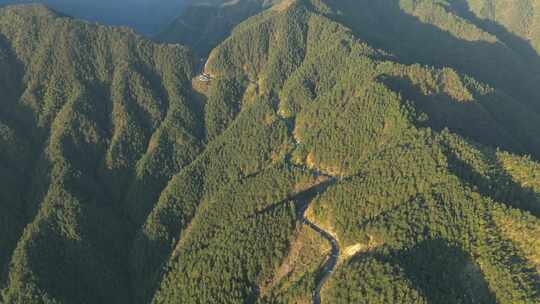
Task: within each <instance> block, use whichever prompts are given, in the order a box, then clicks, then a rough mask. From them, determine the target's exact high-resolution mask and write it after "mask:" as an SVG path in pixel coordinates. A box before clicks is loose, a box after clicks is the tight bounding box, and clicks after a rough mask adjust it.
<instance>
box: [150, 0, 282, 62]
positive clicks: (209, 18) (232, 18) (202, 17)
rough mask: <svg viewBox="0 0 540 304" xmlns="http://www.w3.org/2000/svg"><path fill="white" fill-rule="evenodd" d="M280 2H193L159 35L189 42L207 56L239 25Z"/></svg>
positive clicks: (165, 38)
mask: <svg viewBox="0 0 540 304" xmlns="http://www.w3.org/2000/svg"><path fill="white" fill-rule="evenodd" d="M278 2H280V0H234V1H231V0H206V1H190V2H189V3H188V4H187V5H186V8H185V10H184V11H183V12H182V13H181V14H180V16H179V17H177V18H176V19H174V20H173V21H172V22H171V24H170V25H168V26H166V27H165V28H164V29H163V30H162V31H161V32H160V33H159V34H158V35H157V36H156V37H155V38H156V39H157V40H158V41H163V42H171V43H180V44H184V45H189V46H191V47H192V48H193V49H194V50H195V51H196V52H197V53H198V54H200V55H201V56H206V55H208V53H209V52H210V51H211V50H212V48H213V47H215V46H216V45H217V44H218V43H219V42H220V41H222V40H224V39H225V38H226V37H227V36H228V35H229V34H230V32H231V30H232V29H233V28H234V27H235V26H236V25H238V24H239V23H240V22H242V21H244V20H245V19H247V18H249V17H251V16H253V15H255V14H257V13H259V12H261V11H262V10H263V9H265V8H268V7H269V6H271V5H273V4H275V3H278Z"/></svg>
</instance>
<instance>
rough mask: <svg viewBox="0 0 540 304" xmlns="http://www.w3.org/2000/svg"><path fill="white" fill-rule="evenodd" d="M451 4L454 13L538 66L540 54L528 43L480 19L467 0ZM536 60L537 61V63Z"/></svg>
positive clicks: (455, 0)
mask: <svg viewBox="0 0 540 304" xmlns="http://www.w3.org/2000/svg"><path fill="white" fill-rule="evenodd" d="M449 2H450V3H449V4H450V9H451V12H452V13H454V14H456V15H458V16H459V17H461V18H463V19H465V20H467V21H469V22H470V23H472V24H474V25H475V26H476V27H478V28H480V29H482V30H483V31H484V32H486V33H490V34H491V35H493V36H496V37H497V38H498V39H499V40H500V41H501V42H503V43H504V44H505V45H506V46H507V47H509V48H511V49H513V50H514V51H515V52H516V53H519V54H520V55H521V56H523V57H525V58H528V59H530V60H532V61H533V63H534V64H535V65H536V64H538V59H540V58H539V54H538V52H537V51H536V50H535V49H534V48H533V47H532V46H531V44H530V43H529V42H528V41H526V40H525V39H523V38H521V37H519V36H517V35H515V34H514V33H512V32H510V31H509V30H507V29H506V28H505V27H504V26H503V25H501V24H498V23H496V22H493V21H491V20H488V19H480V18H478V17H477V16H476V15H475V14H474V13H473V12H472V11H471V9H470V7H469V4H468V3H467V1H465V0H454V1H449ZM534 60H536V62H535V61H534Z"/></svg>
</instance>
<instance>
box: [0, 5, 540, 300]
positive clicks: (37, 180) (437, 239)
mask: <svg viewBox="0 0 540 304" xmlns="http://www.w3.org/2000/svg"><path fill="white" fill-rule="evenodd" d="M413 2H414V3H415V6H414V8H415V9H417V10H416V11H414V10H413V11H409V12H414V13H415V14H417V15H418V16H420V17H418V18H425V15H422V14H424V13H425V11H423V10H421V9H418V8H419V7H420V8H422V5H424V6H425V5H428V4H429V1H401V2H399V3H404V4H408V3H413ZM396 3H397V2H396V1H383V2H377V4H373V3H371V2H367V1H360V2H354V5H355V6H353V7H348V6H347V5H351V4H353V2H352V1H347V0H339V1H335V2H332V3H330V2H329V1H319V0H313V1H307V0H302V1H294V2H290V3H286V4H287V5H283V6H280V7H279V8H280V9H275V7H274V9H268V10H264V11H262V12H261V13H259V14H256V15H254V16H253V17H250V18H248V19H247V20H245V21H243V22H242V23H241V24H239V25H238V26H236V27H235V28H234V30H232V31H231V34H230V36H229V37H227V38H226V39H225V40H224V41H222V42H220V43H219V45H215V47H213V46H212V51H211V52H210V55H209V60H208V64H207V68H206V72H208V73H210V74H211V75H212V79H211V80H210V81H209V82H208V83H207V84H205V85H206V86H208V90H206V91H204V92H203V93H204V94H200V93H196V92H195V90H194V88H193V87H192V84H193V83H196V82H197V81H199V80H197V78H195V79H193V78H194V77H195V76H196V75H195V74H196V72H197V71H195V68H196V67H195V65H196V63H195V55H193V53H192V52H191V51H190V50H189V49H188V48H187V47H183V46H179V45H168V44H155V43H152V42H150V41H148V40H145V39H143V38H142V37H140V36H138V35H136V34H134V33H132V32H130V31H127V30H125V29H118V28H111V27H104V26H97V25H92V24H88V23H84V22H80V21H77V20H74V19H71V18H64V17H61V16H58V15H55V14H54V13H51V12H50V11H48V10H47V9H44V8H43V7H40V6H30V7H9V8H3V9H0V34H1V36H0V37H1V39H0V67H2V68H3V69H2V71H5V70H7V71H10V73H1V72H0V90H2V91H3V92H5V96H6V98H5V99H3V102H4V103H5V104H6V107H2V109H1V110H0V143H1V145H0V166H1V167H2V168H5V169H6V170H2V173H0V179H1V180H2V181H3V182H4V185H8V187H7V188H6V189H8V191H2V193H0V221H1V223H2V225H3V228H5V231H9V233H7V234H5V235H4V236H1V237H0V244H1V246H0V248H7V250H6V249H2V250H0V269H2V273H5V275H4V276H3V278H2V279H1V280H0V282H1V284H0V286H1V289H2V292H1V293H0V295H1V296H0V302H2V303H4V302H5V303H73V302H84V303H102V302H111V301H112V302H116V303H133V302H135V303H177V302H182V303H215V302H220V303H246V302H247V303H292V302H298V303H305V302H311V301H312V300H313V298H312V297H313V291H315V290H316V289H317V284H318V282H319V277H320V275H321V269H322V267H324V264H325V261H326V259H327V258H328V255H327V253H326V252H327V250H329V244H326V243H325V240H324V239H323V238H321V237H320V236H318V235H313V232H310V230H309V229H310V228H309V227H308V226H307V225H305V224H304V219H303V216H302V215H301V214H300V213H302V212H300V211H302V209H301V207H302V206H301V205H303V204H305V203H306V202H303V201H302V199H299V198H298V197H297V195H298V194H299V193H300V194H301V193H303V192H304V191H306V190H308V191H309V189H312V188H313V187H317V185H320V184H321V182H324V179H325V176H327V177H331V178H332V180H334V181H335V182H333V183H331V184H329V185H328V187H325V188H324V189H321V191H319V192H318V193H316V195H315V196H314V197H313V199H310V200H309V208H308V210H307V211H306V217H307V218H308V219H309V221H311V222H313V223H314V224H316V225H317V226H318V227H321V228H323V229H324V230H325V231H328V232H331V234H332V236H333V237H334V238H335V239H336V241H337V243H338V244H339V246H340V247H341V248H357V249H358V250H357V251H355V252H354V254H353V255H352V256H346V255H345V251H346V250H342V251H340V252H342V253H341V254H340V255H339V257H338V260H337V261H338V262H337V266H336V270H335V271H334V272H333V273H332V275H331V276H329V279H328V281H327V282H326V283H325V284H324V286H323V288H322V290H321V294H320V296H321V301H322V303H335V302H345V303H347V302H357V301H365V302H373V303H378V302H396V303H430V302H437V303H454V302H463V303H478V302H482V303H495V302H496V303H534V302H535V301H537V300H538V299H539V297H540V294H539V293H538V288H537V287H538V284H540V283H539V282H540V280H539V274H540V272H539V271H540V270H539V269H540V268H539V266H538V265H539V264H538V256H539V255H538V253H539V251H538V249H539V247H538V246H539V245H540V244H538V242H535V241H534V240H533V241H531V240H530V239H527V238H526V235H534V234H535V233H536V232H537V231H540V222H539V220H538V216H539V215H540V203H539V202H540V200H539V198H540V194H539V193H540V192H539V187H538V168H539V167H540V165H539V164H538V162H537V159H538V151H540V149H539V148H538V147H539V142H538V141H536V140H535V138H536V137H534V134H537V130H538V128H540V127H539V126H538V123H535V122H538V121H540V120H538V119H536V117H537V115H538V114H537V108H536V107H537V104H536V103H535V102H536V101H537V100H538V99H531V100H526V96H529V95H530V96H536V95H535V94H536V92H535V91H534V90H532V89H531V87H529V86H525V88H526V89H527V91H524V92H516V90H515V88H516V86H515V84H512V83H510V84H504V81H502V80H501V79H503V80H504V79H512V78H514V80H516V79H521V78H524V77H526V76H527V75H530V74H529V72H528V71H530V70H529V69H532V70H534V66H533V67H527V68H526V69H525V72H523V71H522V70H521V69H520V68H516V70H515V71H513V72H512V73H509V75H503V77H501V76H500V75H494V76H493V75H490V73H484V72H482V71H480V72H478V71H476V70H475V69H474V68H473V67H465V68H464V66H463V62H460V61H459V58H457V59H456V56H447V57H444V58H443V59H444V60H443V59H440V60H441V62H448V63H449V64H448V65H446V66H445V67H437V66H438V65H435V67H433V66H429V65H425V64H424V63H423V62H422V61H420V64H419V63H418V62H416V61H414V60H413V59H414V58H420V57H421V58H423V60H424V61H427V62H430V61H433V59H432V58H429V57H428V55H429V54H431V56H434V57H435V58H437V56H438V55H440V54H441V53H440V51H441V48H440V47H433V48H432V49H431V50H432V51H433V52H432V53H431V52H428V51H425V50H417V49H415V48H413V47H412V46H413V45H414V43H416V42H417V41H418V40H417V38H415V37H410V36H407V35H404V36H403V37H404V41H405V42H407V41H408V40H407V39H410V41H408V42H407V45H408V46H407V47H410V50H409V52H405V51H403V48H402V47H400V46H393V47H390V48H388V49H387V48H385V47H381V46H385V45H388V44H389V41H388V40H385V38H384V37H386V34H388V37H390V38H388V39H391V38H392V37H395V34H393V33H394V32H393V31H392V30H391V29H390V30H388V29H386V28H377V27H369V26H368V25H369V23H368V21H365V20H361V21H360V23H352V21H351V20H350V19H349V18H351V16H353V15H354V14H355V13H358V12H359V10H358V8H363V7H364V6H365V5H368V6H370V5H372V6H373V7H371V9H370V10H369V11H368V12H371V13H373V14H374V15H375V16H377V14H383V13H384V12H386V14H387V16H390V17H394V20H395V21H396V24H398V25H399V24H400V23H399V22H402V21H403V20H405V21H403V22H405V23H406V24H409V25H410V26H412V25H414V26H417V25H418V24H417V23H407V22H409V21H410V20H411V19H410V18H409V17H406V16H402V14H405V13H404V11H402V10H401V9H400V12H399V14H400V15H397V16H398V17H396V15H394V13H396V10H394V8H396V6H395V4H396ZM426 3H428V4H426ZM445 3H446V2H445ZM416 4H418V5H416ZM386 5H390V6H386ZM428 7H429V6H428ZM339 8H341V9H342V10H343V12H344V13H342V14H339V13H336V12H335V11H338V10H339ZM344 8H349V9H344ZM353 8H354V9H356V10H354V9H353ZM405 8H406V9H407V7H406V6H405ZM409 8H410V7H409ZM433 11H435V12H443V10H438V8H437V9H434V10H433ZM433 11H432V10H428V12H433ZM444 12H445V13H444V14H442V13H441V14H442V15H440V16H439V18H440V19H438V20H454V18H457V17H456V16H454V15H452V14H453V13H452V12H447V11H444ZM446 14H449V15H446ZM399 16H401V17H399ZM441 16H442V17H441ZM445 18H446V19H445ZM241 19H244V18H241ZM458 20H462V19H458ZM370 22H371V21H370ZM463 22H464V21H463ZM437 24H438V26H441V27H443V28H444V27H446V26H448V24H450V25H452V23H441V22H439V23H437ZM467 26H469V25H467ZM467 26H466V27H467ZM366 28H370V29H371V30H370V31H369V32H368V31H367V30H365V29H366ZM449 28H450V29H451V30H452V29H453V28H452V27H449ZM362 29H363V30H362ZM228 30H229V29H227V31H228ZM381 33H382V34H381ZM398 33H399V31H398ZM427 33H432V32H431V30H429V31H427ZM437 33H438V32H437ZM456 33H457V32H456ZM383 34H384V35H383ZM479 35H480V36H482V35H483V34H481V33H480V34H479ZM366 36H367V38H366ZM427 37H430V36H427ZM437 37H439V38H438V39H439V40H436V41H445V39H446V36H437ZM441 37H442V38H441ZM405 38H406V39H405ZM455 39H457V38H455ZM218 40H219V39H218ZM428 41H430V40H428ZM451 41H454V40H451ZM214 43H217V42H216V40H212V42H209V44H208V46H210V45H212V44H214ZM372 44H374V45H376V46H377V47H372V46H371V45H372ZM443 45H445V44H443ZM466 45H467V44H466ZM192 47H193V45H192ZM195 48H196V45H195ZM411 50H412V51H411ZM467 50H470V51H471V52H472V51H474V50H476V49H475V48H473V47H471V48H468V49H467ZM486 50H487V51H486V54H487V55H486V56H488V55H489V56H492V55H493V54H498V53H497V52H498V47H497V48H495V49H493V48H488V49H486ZM493 50H495V51H493ZM491 51H493V52H494V53H492V52H491ZM407 54H412V55H408V56H407ZM458 54H459V53H458ZM505 54H506V53H505ZM512 54H513V55H512V56H515V59H512V60H526V59H523V58H522V57H521V56H522V55H521V54H520V53H517V52H516V53H515V54H517V55H515V54H514V53H512ZM410 61H412V62H410ZM469 69H470V70H473V72H474V73H473V75H472V76H469V75H468V74H467V73H465V72H466V71H467V70H469ZM11 75H18V76H17V77H11ZM477 76H480V77H477ZM501 83H503V84H504V85H503V86H499V85H500V84H501ZM517 87H519V86H517ZM26 134H33V136H26ZM498 147H500V149H499V148H498ZM524 155H531V156H529V157H527V156H524ZM28 185H30V186H28ZM426 261H428V262H426ZM448 261H451V262H452V263H448ZM283 273H286V275H284V274H283ZM447 278H451V279H447Z"/></svg>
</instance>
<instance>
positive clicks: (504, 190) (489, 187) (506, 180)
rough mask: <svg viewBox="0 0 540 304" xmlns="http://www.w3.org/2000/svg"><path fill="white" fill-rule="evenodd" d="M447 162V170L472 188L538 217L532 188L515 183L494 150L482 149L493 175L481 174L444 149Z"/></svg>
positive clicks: (536, 203) (539, 204)
mask: <svg viewBox="0 0 540 304" xmlns="http://www.w3.org/2000/svg"><path fill="white" fill-rule="evenodd" d="M445 154H446V156H447V158H448V162H449V170H450V171H451V172H452V173H453V174H455V175H456V176H457V177H459V178H460V179H461V181H462V182H464V183H466V184H468V185H469V186H470V187H471V188H472V189H474V190H475V191H478V192H479V193H480V194H482V195H483V196H487V197H490V198H491V199H493V200H494V201H497V202H501V203H504V204H505V205H507V206H509V207H513V208H518V209H521V210H524V211H529V212H530V213H532V214H533V215H535V216H537V217H540V201H539V200H538V198H537V196H536V193H535V192H534V191H533V190H532V189H528V188H523V187H522V186H521V185H520V184H518V183H516V182H515V181H514V179H513V178H512V176H510V175H509V174H508V173H507V172H506V170H505V169H504V168H503V166H502V165H501V163H500V161H499V160H498V159H497V155H496V154H495V152H491V151H489V152H488V151H484V157H486V159H487V160H488V162H489V165H490V166H492V167H493V168H495V172H496V173H495V174H494V175H495V176H490V177H489V178H487V177H484V176H482V175H481V174H480V173H479V172H477V171H476V170H475V169H474V168H472V167H471V166H470V165H469V164H467V163H465V162H464V161H463V160H461V159H460V158H459V157H458V156H457V155H455V154H454V153H453V152H451V151H449V149H448V150H447V151H445Z"/></svg>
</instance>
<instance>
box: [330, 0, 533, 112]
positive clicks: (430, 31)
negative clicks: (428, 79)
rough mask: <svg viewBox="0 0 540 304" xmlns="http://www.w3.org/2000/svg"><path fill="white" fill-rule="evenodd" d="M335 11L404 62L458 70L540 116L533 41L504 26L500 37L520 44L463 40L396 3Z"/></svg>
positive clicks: (358, 4) (346, 5)
mask: <svg viewBox="0 0 540 304" xmlns="http://www.w3.org/2000/svg"><path fill="white" fill-rule="evenodd" d="M332 7H334V8H336V9H337V11H336V13H335V14H333V15H330V16H329V17H330V18H332V19H334V20H336V21H338V22H341V23H343V24H344V25H346V26H348V27H350V28H351V29H352V30H353V32H354V33H355V34H356V35H357V36H358V37H359V38H360V39H362V40H364V41H366V42H367V43H369V44H370V45H372V46H374V47H377V48H382V49H384V50H387V51H390V52H392V53H394V54H395V55H397V56H398V58H399V59H400V61H401V62H404V63H408V64H413V63H420V64H425V65H431V66H435V67H447V66H449V67H452V68H453V69H455V70H457V71H458V72H460V73H465V74H468V75H471V76H473V77H474V78H476V79H477V80H479V81H482V82H484V83H487V84H489V85H491V86H493V87H496V88H500V89H502V90H504V91H505V92H506V93H507V94H509V95H511V96H513V97H516V98H518V99H519V100H520V101H521V102H523V103H528V104H529V105H531V106H532V107H533V108H534V109H535V110H536V111H537V112H540V94H539V93H538V92H537V90H536V88H535V86H534V85H533V83H532V82H531V81H533V80H534V79H535V78H537V77H538V75H539V73H540V68H538V65H535V64H533V63H535V62H540V57H539V56H538V55H535V54H533V53H532V52H533V51H532V50H531V49H532V48H531V46H530V44H529V43H528V42H526V41H525V40H523V39H522V38H520V37H518V36H516V35H514V34H512V33H510V32H508V31H507V30H505V29H504V27H502V26H498V27H497V28H496V30H497V33H499V34H500V36H501V38H500V39H501V40H502V41H505V42H506V43H509V44H510V43H511V44H512V45H518V46H513V47H508V46H506V45H504V44H502V43H490V42H486V41H467V40H463V39H460V38H457V37H456V36H454V35H453V34H451V33H449V32H447V31H445V30H442V29H440V28H438V27H436V26H434V25H430V24H428V23H424V22H422V21H421V20H419V19H418V18H417V17H415V16H412V15H409V14H408V13H406V12H405V11H404V10H403V9H402V8H401V7H400V4H399V1H395V0H380V1H371V0H339V1H333V3H332ZM469 15H470V14H469ZM464 16H465V17H467V15H464ZM469 17H470V16H469ZM477 21H478V20H476V19H473V20H472V21H471V22H473V23H474V22H477ZM491 32H494V31H493V30H491ZM513 49H516V50H519V54H525V55H526V57H527V58H523V57H521V56H519V54H518V51H514V50H513ZM531 56H533V57H532V58H531Z"/></svg>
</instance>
